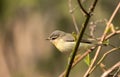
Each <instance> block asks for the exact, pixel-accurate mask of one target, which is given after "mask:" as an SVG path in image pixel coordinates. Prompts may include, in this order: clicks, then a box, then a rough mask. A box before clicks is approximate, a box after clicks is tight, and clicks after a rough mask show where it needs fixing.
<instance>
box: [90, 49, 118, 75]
mask: <svg viewBox="0 0 120 77" xmlns="http://www.w3.org/2000/svg"><path fill="white" fill-rule="evenodd" d="M118 49H120V47H118V48H113V49H111V50H109V51H107V52H106V53H105V54H103V56H102V57H101V59H100V60H99V61H98V63H97V64H96V65H95V66H93V68H92V69H91V71H90V73H91V72H93V70H94V69H95V68H96V67H97V66H98V65H99V64H100V63H101V62H102V61H103V60H104V59H105V57H106V56H107V55H108V54H110V53H112V52H114V51H116V50H118Z"/></svg>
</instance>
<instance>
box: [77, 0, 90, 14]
mask: <svg viewBox="0 0 120 77" xmlns="http://www.w3.org/2000/svg"><path fill="white" fill-rule="evenodd" d="M77 1H78V4H79V7H80V10H81V11H82V13H83V14H84V15H88V12H87V11H86V10H85V9H84V7H83V6H82V3H81V0H77Z"/></svg>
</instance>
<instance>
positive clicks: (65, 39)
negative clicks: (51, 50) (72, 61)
mask: <svg viewBox="0 0 120 77" xmlns="http://www.w3.org/2000/svg"><path fill="white" fill-rule="evenodd" d="M47 40H49V41H50V42H51V43H52V44H53V45H54V46H55V47H56V48H57V49H58V50H59V51H60V52H62V53H70V52H72V50H73V48H74V46H75V44H76V38H75V37H74V36H73V35H72V34H71V33H67V32H64V31H61V30H55V31H53V32H52V33H51V34H50V35H49V36H48V38H47ZM80 43H81V44H80V46H79V47H78V51H80V50H84V49H88V48H90V47H92V46H93V45H94V44H92V42H91V41H90V40H87V39H82V40H81V42H80Z"/></svg>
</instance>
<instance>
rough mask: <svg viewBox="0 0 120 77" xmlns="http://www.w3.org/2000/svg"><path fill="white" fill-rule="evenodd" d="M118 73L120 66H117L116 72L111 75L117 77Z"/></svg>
mask: <svg viewBox="0 0 120 77" xmlns="http://www.w3.org/2000/svg"><path fill="white" fill-rule="evenodd" d="M119 72H120V66H119V68H118V70H117V71H116V72H115V74H114V75H113V77H117V75H118V73H119Z"/></svg>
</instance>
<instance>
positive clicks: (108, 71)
mask: <svg viewBox="0 0 120 77" xmlns="http://www.w3.org/2000/svg"><path fill="white" fill-rule="evenodd" d="M116 68H120V61H119V62H118V63H116V64H115V65H114V66H112V67H111V68H110V69H108V70H107V71H106V72H104V73H103V74H102V75H101V77H107V76H108V75H109V74H110V73H111V72H112V71H113V70H115V69H116Z"/></svg>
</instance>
